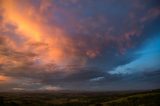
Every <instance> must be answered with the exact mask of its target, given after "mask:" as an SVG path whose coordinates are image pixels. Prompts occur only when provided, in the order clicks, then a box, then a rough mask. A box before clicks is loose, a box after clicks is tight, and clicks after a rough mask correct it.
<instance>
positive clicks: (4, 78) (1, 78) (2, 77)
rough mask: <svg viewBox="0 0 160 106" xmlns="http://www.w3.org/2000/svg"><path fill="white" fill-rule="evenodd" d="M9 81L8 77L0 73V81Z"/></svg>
mask: <svg viewBox="0 0 160 106" xmlns="http://www.w3.org/2000/svg"><path fill="white" fill-rule="evenodd" d="M10 81H11V78H10V77H7V76H4V75H0V83H7V82H10Z"/></svg>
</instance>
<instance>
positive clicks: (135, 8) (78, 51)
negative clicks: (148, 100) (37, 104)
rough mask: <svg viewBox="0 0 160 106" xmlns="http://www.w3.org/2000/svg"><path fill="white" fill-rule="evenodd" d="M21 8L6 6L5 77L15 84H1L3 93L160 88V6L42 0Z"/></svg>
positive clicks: (1, 58)
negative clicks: (14, 91)
mask: <svg viewBox="0 0 160 106" xmlns="http://www.w3.org/2000/svg"><path fill="white" fill-rule="evenodd" d="M0 2H1V1H0ZM4 4H5V3H4ZM13 4H14V3H13ZM7 5H9V4H7ZM14 5H15V7H14ZM14 5H11V6H13V7H14V9H15V11H11V10H9V9H8V7H7V6H6V5H4V6H3V5H2V6H1V5H0V6H1V7H3V8H4V10H8V11H7V12H8V13H7V12H6V14H5V11H2V10H3V9H1V7H0V11H2V14H0V24H2V26H0V76H3V77H2V78H3V79H5V78H6V79H7V78H8V77H9V78H8V80H9V79H13V80H9V81H10V82H9V81H8V82H7V83H3V84H1V83H0V90H5V87H6V88H7V89H15V90H18V89H19V90H22V89H26V90H27V89H29V90H33V89H34V90H36V89H39V90H42V89H48V90H49V89H60V88H61V89H72V90H124V89H151V88H159V87H160V86H159V84H158V82H159V81H160V78H159V74H160V73H159V63H160V61H159V59H160V55H159V53H160V52H159V47H160V46H159V41H158V40H159V28H160V24H159V23H160V20H159V18H160V5H159V2H158V0H142V1H139V0H134V1H132V0H129V1H128V0H122V1H117V0H101V1H99V0H69V1H65V0H53V1H47V0H46V1H41V0H39V1H21V2H15V4H14ZM20 5H22V7H21V6H20ZM16 6H18V7H19V8H22V9H20V10H19V8H16ZM5 7H7V8H5ZM13 7H12V8H13ZM21 10H24V11H21ZM27 10H28V11H27ZM10 11H11V13H10ZM12 12H13V13H12ZM19 13H20V14H19ZM22 13H25V14H23V18H22V19H21V18H20V17H21V15H22ZM4 14H5V15H6V16H7V15H8V16H7V17H6V16H5V15H4ZM10 14H11V15H10ZM11 16H12V17H11ZM13 16H14V17H16V18H14V17H13ZM7 18H8V19H7ZM10 18H11V19H10ZM12 18H13V19H12ZM20 19H21V20H22V21H20ZM23 19H24V20H23ZM8 20H9V21H8ZM21 26H22V27H21ZM32 28H33V30H32ZM19 30H20V31H19ZM37 35H39V36H37ZM57 36H58V37H57ZM149 39H150V40H151V41H148V40H149ZM156 39H158V40H156ZM37 41H38V42H37ZM45 41H47V42H45ZM145 42H146V43H145ZM154 50H155V51H154ZM144 51H147V52H146V53H143V52H144ZM138 52H139V54H138ZM136 53H137V54H136ZM51 59H53V60H54V61H52V60H51ZM146 60H147V61H146ZM64 63H67V64H65V65H64V66H63V65H62V66H61V64H64Z"/></svg>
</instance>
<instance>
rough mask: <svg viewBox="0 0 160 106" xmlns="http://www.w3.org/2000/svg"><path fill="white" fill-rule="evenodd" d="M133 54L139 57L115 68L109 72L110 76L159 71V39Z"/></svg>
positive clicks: (153, 40)
mask: <svg viewBox="0 0 160 106" xmlns="http://www.w3.org/2000/svg"><path fill="white" fill-rule="evenodd" d="M135 54H138V55H140V57H139V58H137V59H135V60H133V61H131V62H130V63H127V64H125V65H122V66H118V67H116V68H115V69H114V70H112V71H110V72H109V73H110V74H132V73H139V72H140V73H141V72H147V71H154V70H158V69H160V62H159V59H160V41H159V37H156V38H154V39H151V40H150V41H148V42H146V45H145V47H143V48H142V50H140V51H138V52H136V53H135Z"/></svg>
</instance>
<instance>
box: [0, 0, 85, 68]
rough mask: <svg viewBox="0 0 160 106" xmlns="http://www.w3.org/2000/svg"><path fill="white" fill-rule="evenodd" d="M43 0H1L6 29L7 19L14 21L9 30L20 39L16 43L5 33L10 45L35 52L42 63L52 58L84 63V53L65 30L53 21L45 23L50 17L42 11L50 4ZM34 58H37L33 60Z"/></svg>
mask: <svg viewBox="0 0 160 106" xmlns="http://www.w3.org/2000/svg"><path fill="white" fill-rule="evenodd" d="M42 3H44V1H43V2H42ZM45 4H46V5H43V4H41V6H40V7H39V8H36V7H34V6H33V5H32V4H31V3H30V1H28V0H26V1H19V0H2V1H1V8H2V10H3V13H2V16H3V22H2V23H3V26H5V29H7V24H8V23H9V24H12V25H14V26H15V27H16V28H15V29H14V30H11V31H12V32H14V33H15V34H13V35H12V36H16V37H18V38H20V40H21V43H20V44H17V41H16V40H14V39H11V38H10V37H8V38H7V39H8V46H9V48H10V49H13V50H15V51H18V52H22V53H25V52H31V53H35V54H36V55H37V56H36V58H38V59H39V62H40V63H41V64H48V63H52V62H54V63H55V64H57V65H59V66H63V65H68V64H72V63H74V62H78V64H80V65H82V64H84V63H85V59H84V57H83V56H79V53H78V50H77V48H76V47H75V45H74V42H73V40H72V39H71V38H70V37H69V36H67V33H66V32H65V31H63V30H62V29H60V28H59V27H57V26H56V25H54V24H51V25H49V24H47V23H48V22H49V17H47V16H45V15H44V14H43V13H44V12H45V10H46V8H48V6H50V4H49V2H47V1H46V2H45ZM56 11H57V10H56ZM34 60H36V59H33V60H32V61H34ZM16 62H17V60H16ZM17 63H19V62H17Z"/></svg>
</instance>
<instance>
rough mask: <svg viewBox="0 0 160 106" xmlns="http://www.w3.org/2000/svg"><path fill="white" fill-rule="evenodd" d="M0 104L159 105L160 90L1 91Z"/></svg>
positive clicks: (55, 105)
mask: <svg viewBox="0 0 160 106" xmlns="http://www.w3.org/2000/svg"><path fill="white" fill-rule="evenodd" d="M0 106H160V90H153V91H134V92H129V91H126V92H72V93H71V92H69V91H67V92H66V91H63V92H62V91H61V92H48V91H47V92H12V93H10V92H1V93H0Z"/></svg>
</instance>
